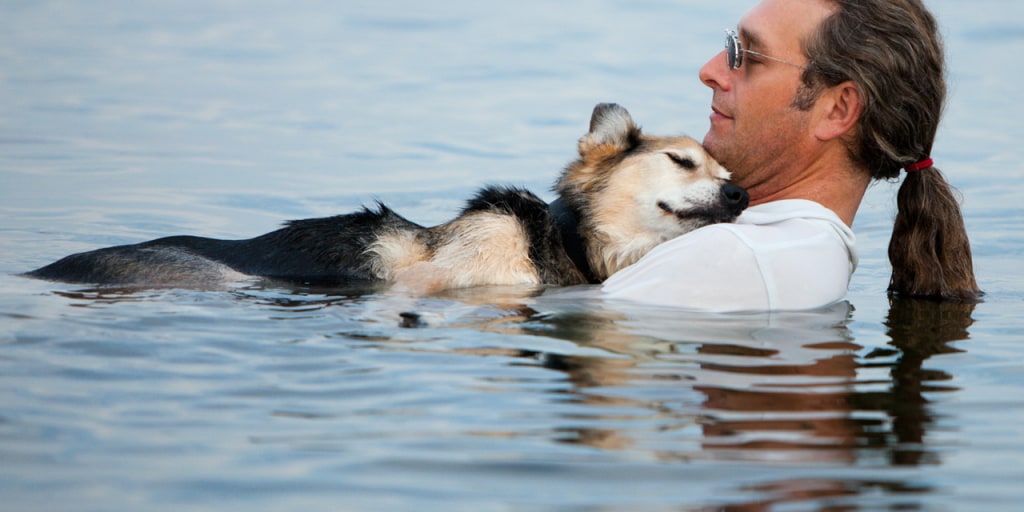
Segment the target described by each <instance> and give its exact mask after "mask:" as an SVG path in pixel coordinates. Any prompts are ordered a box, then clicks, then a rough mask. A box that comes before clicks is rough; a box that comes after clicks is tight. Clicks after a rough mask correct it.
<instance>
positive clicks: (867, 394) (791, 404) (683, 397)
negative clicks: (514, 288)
mask: <svg viewBox="0 0 1024 512" xmlns="http://www.w3.org/2000/svg"><path fill="white" fill-rule="evenodd" d="M974 307H975V305H974V304H960V303H937V302H931V301H922V300H916V299H903V298H897V299H893V300H891V303H890V311H889V315H888V318H887V320H886V326H887V328H888V331H887V334H888V336H889V337H890V339H891V341H890V342H889V346H890V347H891V348H884V349H882V348H879V349H875V350H872V351H871V352H870V353H868V354H867V355H865V356H863V357H862V356H860V355H858V352H859V351H860V350H861V349H862V348H863V347H861V346H860V345H858V344H857V343H856V342H855V340H854V339H853V335H852V333H851V331H850V330H849V328H848V326H847V324H848V322H849V320H850V317H851V315H852V313H853V309H852V308H851V307H850V306H849V304H847V303H841V304H838V305H835V306H832V307H830V308H827V309H824V310H820V311H816V312H807V313H787V314H748V315H724V316H717V315H716V316H708V315H686V314H680V313H679V312H661V313H658V312H654V313H652V312H643V311H630V312H628V313H617V312H614V311H599V310H598V311H597V312H595V311H594V310H593V309H589V308H588V309H584V310H569V311H563V312H560V313H555V314H534V315H532V316H531V317H530V318H529V319H528V320H527V321H525V322H524V323H521V324H516V325H505V326H503V327H502V328H501V331H502V332H510V331H519V332H523V333H528V334H532V335H536V336H544V337H556V338H562V339H566V340H573V341H575V342H576V343H578V344H580V345H581V346H584V347H590V348H595V349H599V350H600V351H601V354H600V355H564V354H552V353H539V352H536V351H529V350H522V351H518V352H510V351H504V352H501V353H500V354H501V355H504V356H508V357H518V358H523V359H526V360H528V361H536V364H539V365H541V366H543V367H544V368H548V369H551V370H556V371H559V372H563V373H565V374H566V376H567V378H568V380H569V382H570V383H571V385H572V387H571V390H566V391H564V392H563V393H565V394H566V396H565V397H564V398H563V400H565V401H569V402H572V403H575V404H581V405H585V406H587V408H585V409H584V412H575V413H574V414H573V415H571V416H570V417H566V418H562V420H563V421H567V422H571V423H578V424H579V426H573V427H560V428H558V429H557V432H555V433H554V435H555V437H556V439H557V440H558V441H560V442H565V443H573V444H581V445H587V446H590V447H594V448H598V449H601V450H628V451H637V450H640V451H644V452H648V453H649V454H650V455H651V456H653V457H655V458H656V459H657V460H661V461H694V460H700V459H711V460H722V461H732V462H742V461H749V462H758V463H770V464H784V465H795V464H803V465H805V464H827V465H835V464H840V465H857V464H872V465H876V466H885V465H887V464H888V465H893V466H915V465H921V464H939V463H941V457H940V452H941V450H942V448H943V447H941V446H938V447H937V446H929V445H928V444H927V443H926V441H925V439H926V437H927V434H928V430H929V428H931V427H932V424H933V413H932V412H931V411H930V409H929V407H928V399H927V398H926V397H925V394H926V393H952V392H955V391H957V388H956V387H954V386H951V385H948V384H945V383H947V382H948V381H949V380H950V379H951V377H950V376H949V375H948V374H946V373H944V372H942V371H938V370H931V369H929V368H927V366H926V364H925V363H926V361H927V360H928V359H929V358H930V357H932V356H934V355H938V354H945V353H951V352H955V351H957V350H958V349H955V348H953V347H951V346H950V345H949V343H950V342H953V341H960V340H965V339H967V338H968V331H967V329H968V327H969V326H970V325H971V324H972V323H973V319H972V317H971V315H972V312H973V310H974ZM517 364H522V363H517ZM885 372H887V373H888V377H886V376H885V375H884V373H885ZM586 409H592V411H593V412H589V411H586ZM882 458H884V459H885V460H886V462H881V461H880V459H882ZM928 490H929V488H928V486H927V485H926V484H921V483H917V482H910V481H899V480H897V481H892V480H877V479H876V480H853V481H851V480H850V479H848V478H843V479H834V480H830V479H824V478H815V479H790V478H784V479H780V480H772V479H770V478H768V479H763V480H761V481H759V482H758V483H757V484H750V485H744V486H742V487H741V488H739V489H737V491H740V492H743V493H754V494H758V495H763V496H762V497H759V498H758V499H756V500H754V501H751V502H737V503H732V504H729V507H728V509H729V510H762V509H766V508H768V507H770V506H771V505H775V504H780V503H793V502H802V501H806V500H812V499H814V500H818V499H823V498H842V497H850V496H857V495H861V494H863V495H867V494H870V493H877V492H884V493H887V494H892V495H900V494H915V493H923V492H927V491H928Z"/></svg>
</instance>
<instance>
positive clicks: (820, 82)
mask: <svg viewBox="0 0 1024 512" xmlns="http://www.w3.org/2000/svg"><path fill="white" fill-rule="evenodd" d="M828 1H829V2H831V3H832V4H833V5H835V7H836V10H835V12H834V13H833V14H831V15H830V16H829V17H828V18H826V19H825V20H824V21H823V22H822V24H821V25H820V26H819V28H818V30H817V31H816V32H815V33H814V34H812V35H811V36H810V37H809V39H808V40H806V41H804V42H803V44H804V50H805V52H806V54H807V59H808V61H809V65H808V67H807V70H806V71H805V72H804V75H803V84H802V86H801V87H800V90H799V91H798V92H797V95H796V97H795V98H794V106H796V107H797V108H802V109H807V108H810V105H811V104H813V101H814V99H815V98H816V97H817V96H818V94H819V93H820V92H821V91H822V90H823V89H824V88H827V87H832V86H835V85H838V84H841V83H843V82H846V81H852V82H853V83H854V84H855V85H856V87H857V90H858V92H859V93H860V101H861V105H862V112H861V116H860V120H859V121H858V124H857V128H856V130H855V133H854V134H853V136H852V138H851V139H850V140H848V141H847V143H848V146H849V150H850V155H851V157H852V158H853V160H854V161H855V162H856V163H858V164H859V165H860V166H861V167H863V168H864V169H866V170H867V172H870V173H871V176H872V178H874V179H879V180H880V179H894V178H897V177H898V176H899V174H900V169H902V168H904V167H906V166H908V165H911V164H914V163H916V162H919V161H922V160H925V159H926V158H928V157H929V156H930V154H931V151H932V143H933V142H934V141H935V133H936V131H937V130H938V126H939V119H940V117H941V115H942V107H943V102H944V101H945V97H946V83H945V76H944V74H943V67H944V64H945V58H944V55H943V49H942V41H941V38H940V35H939V31H938V26H937V23H936V22H935V18H934V17H933V16H932V15H931V13H930V12H928V9H927V8H925V6H924V4H923V3H922V2H921V1H920V0H828ZM897 205H898V212H897V214H896V221H895V225H894V227H893V233H892V238H891V239H890V241H889V261H890V262H891V263H892V278H891V279H890V282H889V293H890V294H893V295H908V296H917V297H933V298H945V299H960V300H977V299H978V298H979V297H980V296H981V294H982V292H981V291H980V290H979V289H978V285H977V282H976V280H975V278H974V268H973V263H972V259H971V246H970V242H969V240H968V238H967V231H966V229H965V227H964V221H963V216H962V214H961V212H960V206H959V204H958V201H957V199H956V197H955V195H954V192H953V189H952V187H951V186H950V185H949V183H947V182H946V180H945V179H944V178H943V176H942V174H941V173H940V172H939V170H938V169H936V168H934V167H929V168H927V169H923V170H920V171H917V172H911V173H908V174H907V176H906V178H904V181H903V184H902V185H901V186H900V190H899V193H898V194H897Z"/></svg>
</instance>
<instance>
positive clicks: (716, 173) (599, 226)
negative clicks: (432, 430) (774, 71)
mask: <svg viewBox="0 0 1024 512" xmlns="http://www.w3.org/2000/svg"><path fill="white" fill-rule="evenodd" d="M578 150H579V158H578V159H576V160H575V161H573V162H571V163H570V164H569V165H568V166H567V167H566V168H565V169H564V170H563V172H562V173H561V175H560V177H559V178H558V180H557V181H556V183H555V186H554V189H553V191H554V192H556V193H557V195H558V198H557V200H555V201H554V202H552V203H551V204H550V205H549V204H547V203H545V202H544V201H542V200H541V199H540V198H538V197H537V196H536V195H534V194H533V193H531V192H529V191H527V190H525V189H522V188H516V187H508V186H489V187H485V188H483V189H481V190H479V191H478V192H477V194H476V196H475V197H473V198H472V199H470V200H469V201H468V202H467V204H466V206H465V207H464V209H463V210H462V212H461V213H460V214H459V215H458V216H457V217H455V218H454V219H453V220H451V221H449V222H447V223H444V224H440V225H438V226H434V227H424V226H421V225H419V224H416V223H413V222H411V221H409V220H407V219H405V218H403V217H401V216H400V215H398V214H396V213H395V212H394V211H392V210H391V209H390V208H388V207H387V206H385V205H384V204H383V203H380V202H378V203H377V204H376V208H367V207H363V208H362V210H361V211H358V212H355V213H351V214H347V215H338V216H334V217H327V218H318V219H304V220H295V221H290V222H288V223H286V224H285V227H283V228H281V229H278V230H277V231H273V232H271V233H267V234H265V235H262V236H258V237H255V238H250V239H247V240H218V239H212V238H202V237H195V236H172V237H167V238H160V239H157V240H152V241H148V242H143V243H139V244H134V245H122V246H116V247H107V248H103V249H98V250H94V251H90V252H84V253H78V254H73V255H70V256H68V257H66V258H63V259H61V260H59V261H56V262H54V263H52V264H50V265H47V266H44V267H42V268H39V269H37V270H33V271H31V272H28V273H27V274H25V275H27V276H29V277H34V278H39V279H46V280H52V281H63V282H72V283H89V284H95V285H119V286H145V287H156V286H196V285H209V284H212V283H223V282H230V281H238V280H245V279H252V278H263V279H269V280H272V281H285V282H288V283H292V284H298V285H306V286H341V285H352V284H354V283H384V284H385V285H387V286H393V287H397V288H399V289H407V290H411V291H414V292H418V293H430V292H434V291H440V290H444V289H452V288H463V287H473V286H485V285H558V286H568V285H578V284H588V283H599V282H601V281H603V280H605V279H607V278H608V277H609V276H611V275H612V274H614V273H615V272H617V271H619V270H621V269H623V268H625V267H627V266H629V265H631V264H633V263H634V262H636V261H637V260H638V259H640V257H641V256H643V255H644V254H646V253H647V252H648V251H650V250H651V249H652V248H654V247H655V246H657V245H658V244H660V243H662V242H665V241H667V240H669V239H672V238H675V237H677V236H679V235H682V234H684V233H687V232H689V231H692V230H694V229H697V228H699V227H701V226H705V225H708V224H713V223H719V222H732V221H733V220H735V218H736V217H737V216H738V215H739V214H740V213H741V212H742V211H743V210H744V209H745V208H746V206H747V204H748V202H749V198H748V196H747V193H746V191H745V190H743V189H742V188H741V187H739V186H737V185H735V184H733V183H732V182H730V181H729V178H730V174H729V172H728V171H727V170H726V169H725V168H723V167H722V166H721V165H720V164H719V163H718V162H717V161H715V160H714V159H713V158H711V156H710V155H708V153H707V152H706V151H705V150H704V149H703V147H702V146H701V145H700V143H698V142H697V141H696V140H694V139H692V138H690V137H686V136H677V137H659V136H651V135H647V134H645V133H643V132H642V131H641V129H640V128H639V127H638V126H637V125H636V124H635V123H634V121H633V119H632V117H631V116H630V114H629V112H628V111H627V110H626V109H625V108H623V107H621V106H619V105H616V104H612V103H602V104H599V105H597V106H596V107H595V108H594V111H593V114H592V116H591V120H590V130H589V132H588V133H586V134H585V135H584V136H583V137H582V138H581V139H580V140H579V143H578Z"/></svg>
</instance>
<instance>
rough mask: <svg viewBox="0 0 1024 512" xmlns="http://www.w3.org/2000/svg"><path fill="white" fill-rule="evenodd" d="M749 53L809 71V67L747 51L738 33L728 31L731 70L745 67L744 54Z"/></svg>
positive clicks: (726, 57) (727, 45) (727, 55)
mask: <svg viewBox="0 0 1024 512" xmlns="http://www.w3.org/2000/svg"><path fill="white" fill-rule="evenodd" d="M744 53H749V54H751V55H757V56H758V57H761V58H762V59H768V60H774V61H775V62H781V63H783V64H789V65H790V66H796V67H798V68H800V69H807V66H801V65H800V64H796V63H794V62H790V61H788V60H782V59H779V58H775V57H772V56H771V55H765V54H763V53H761V52H755V51H754V50H747V49H746V48H744V47H743V43H742V42H741V41H740V37H739V36H738V35H736V31H735V30H732V29H726V31H725V61H726V62H728V63H729V69H739V68H740V66H742V65H743V54H744Z"/></svg>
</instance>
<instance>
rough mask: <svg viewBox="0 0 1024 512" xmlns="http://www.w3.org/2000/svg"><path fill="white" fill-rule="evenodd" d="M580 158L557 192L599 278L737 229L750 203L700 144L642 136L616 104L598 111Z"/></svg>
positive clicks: (604, 105) (581, 145) (599, 107)
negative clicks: (675, 242)
mask: <svg viewBox="0 0 1024 512" xmlns="http://www.w3.org/2000/svg"><path fill="white" fill-rule="evenodd" d="M579 153H580V157H579V159H578V160H576V161H575V162H573V163H571V164H569V166H568V167H567V168H566V169H565V171H564V172H563V173H562V176H561V178H560V179H559V181H558V183H557V184H556V185H555V190H556V192H558V194H559V195H560V196H561V197H562V198H563V200H564V201H565V202H566V203H567V204H568V205H569V206H570V207H572V208H573V209H574V210H575V211H576V213H577V215H578V217H579V230H580V234H581V236H582V237H583V238H584V242H585V244H586V245H587V257H588V260H589V262H590V265H591V267H592V268H593V269H594V271H595V273H596V274H598V276H597V277H598V278H600V279H605V278H607V277H608V276H610V275H612V274H614V273H615V272H617V271H619V270H621V269H622V268H624V267H626V266H628V265H631V264H633V263H634V262H636V261H637V260H638V259H640V257H641V256H643V255H644V254H646V253H647V252H648V251H650V250H651V249H653V248H654V247H655V246H656V245H658V244H660V243H662V242H665V241H667V240H670V239H672V238H675V237H677V236H679V235H682V234H684V233H686V232H689V231H692V230H694V229H697V228H699V227H702V226H706V225H708V224H714V223H718V222H732V221H733V220H735V219H736V217H737V216H738V215H739V214H740V212H742V211H743V209H744V208H746V207H747V203H748V202H749V198H748V196H747V193H746V191H745V190H743V189H742V188H740V187H738V186H736V185H734V184H732V183H731V182H730V181H729V172H728V171H727V170H726V169H725V168H724V167H722V166H721V165H720V164H719V163H718V162H717V161H715V160H714V159H713V158H711V156H710V155H708V153H707V152H706V151H705V150H704V148H703V147H702V146H701V145H700V143H699V142H697V141H696V140H694V139H692V138H690V137H658V136H651V135H647V134H644V133H643V132H642V131H641V130H640V128H639V127H637V125H636V124H635V123H634V122H633V118H632V117H631V116H630V115H629V112H628V111H626V109H624V108H622V107H621V106H619V105H615V104H607V103H602V104H600V105H597V106H596V107H594V113H593V116H592V117H591V120H590V131H589V132H588V133H587V134H586V135H584V136H583V137H582V138H581V139H580V142H579Z"/></svg>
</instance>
